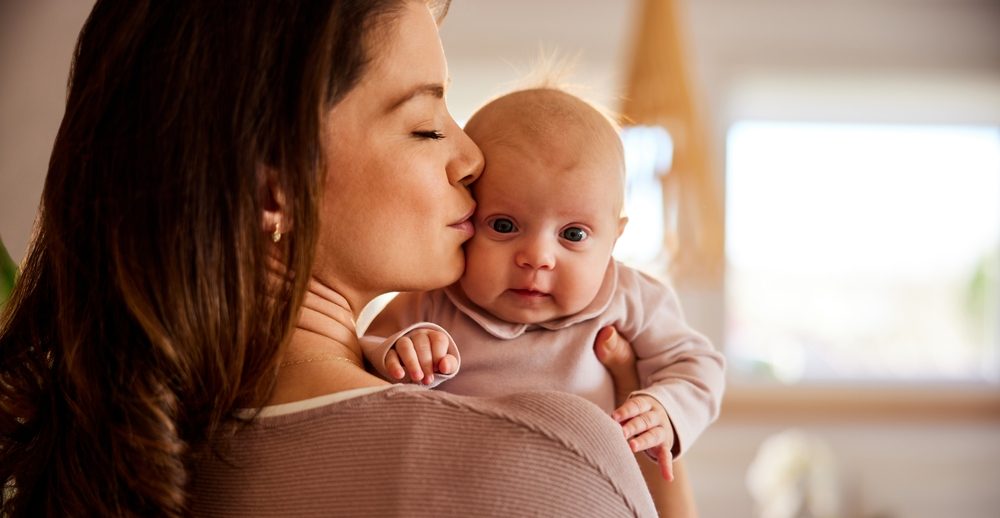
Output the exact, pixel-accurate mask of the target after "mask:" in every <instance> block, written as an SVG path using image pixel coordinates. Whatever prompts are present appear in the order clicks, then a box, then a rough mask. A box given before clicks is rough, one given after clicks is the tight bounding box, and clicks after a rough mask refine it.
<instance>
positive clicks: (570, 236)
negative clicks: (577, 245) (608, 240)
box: [560, 227, 587, 242]
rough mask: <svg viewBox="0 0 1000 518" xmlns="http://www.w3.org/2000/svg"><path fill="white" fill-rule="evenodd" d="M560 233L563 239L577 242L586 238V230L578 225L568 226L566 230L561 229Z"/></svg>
mask: <svg viewBox="0 0 1000 518" xmlns="http://www.w3.org/2000/svg"><path fill="white" fill-rule="evenodd" d="M560 235H561V236H562V238H563V239H566V240H568V241H573V242H579V241H583V240H584V239H587V231H586V230H584V229H582V228H580V227H569V228H567V229H566V230H563V231H562V233H561V234H560Z"/></svg>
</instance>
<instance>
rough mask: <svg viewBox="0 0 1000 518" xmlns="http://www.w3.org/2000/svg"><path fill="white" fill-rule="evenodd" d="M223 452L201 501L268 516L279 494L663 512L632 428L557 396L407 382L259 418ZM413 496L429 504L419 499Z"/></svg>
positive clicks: (456, 511) (480, 508)
mask: <svg viewBox="0 0 1000 518" xmlns="http://www.w3.org/2000/svg"><path fill="white" fill-rule="evenodd" d="M221 450H222V451H223V452H224V457H226V458H225V460H224V461H221V460H209V461H208V462H206V463H205V464H204V465H202V466H201V467H200V469H199V470H198V471H199V473H200V475H201V476H200V480H198V481H197V482H196V486H198V488H197V489H198V490H197V491H196V492H197V493H199V498H197V500H198V501H199V503H200V504H202V505H204V504H210V505H216V503H218V502H229V503H230V504H231V505H235V506H236V507H240V506H243V505H246V506H248V507H247V508H248V509H249V508H250V503H252V505H253V506H257V507H255V508H254V509H255V511H256V512H258V514H259V513H260V511H261V509H262V508H261V507H260V506H262V505H264V506H266V505H269V504H268V503H267V502H268V499H267V498H265V495H271V494H272V493H275V492H276V491H278V489H276V488H285V489H286V490H290V489H288V488H294V492H295V493H296V494H300V493H302V492H303V491H305V492H308V493H310V494H313V489H315V491H316V492H315V494H316V495H318V496H315V498H318V499H319V500H322V501H323V502H324V505H328V506H329V505H332V506H333V507H328V508H327V510H328V511H329V509H340V507H337V506H342V507H343V508H344V509H353V510H358V509H366V512H367V511H370V512H371V513H372V514H373V515H386V514H385V513H386V512H388V511H385V510H383V509H382V508H381V507H379V506H383V505H390V504H391V506H392V509H393V511H392V512H388V515H410V516H420V515H423V516H426V515H439V516H446V515H447V516H460V515H469V514H477V513H479V514H481V513H482V512H484V511H490V512H493V511H497V512H499V511H501V510H502V511H504V512H503V513H500V514H506V515H522V514H539V513H540V514H550V515H555V516H570V515H576V516H581V515H588V514H591V512H592V511H594V510H595V509H597V510H598V511H599V514H601V515H605V516H636V515H639V516H645V515H647V514H651V511H650V510H651V509H652V503H651V501H650V500H649V497H648V494H646V493H645V489H644V487H645V486H644V485H643V482H642V478H641V475H640V474H639V471H638V467H637V466H636V465H635V460H634V457H633V456H632V454H631V452H629V451H628V448H627V446H626V445H625V441H624V440H623V439H622V435H621V430H620V428H619V427H618V426H617V425H616V424H615V423H614V422H613V421H612V420H611V418H610V417H608V416H607V415H605V414H604V413H603V412H602V411H601V410H600V409H599V408H598V407H597V406H596V405H594V404H592V403H590V402H589V401H586V400H584V399H582V398H579V397H577V396H573V395H569V394H563V393H556V392H532V393H524V394H515V395H510V396H504V397H497V398H478V397H468V396H459V395H454V394H448V393H445V392H440V391H432V390H426V389H423V388H420V387H414V386H396V387H392V388H390V389H387V390H383V391H379V392H376V393H371V394H366V395H363V396H359V397H354V398H351V399H348V400H344V401H339V402H336V403H333V404H330V405H325V406H320V407H316V408H312V409H309V410H305V411H301V412H294V413H290V414H285V415H280V416H274V417H265V418H259V419H257V420H255V421H254V422H253V423H252V424H250V425H249V426H247V427H244V428H243V429H242V430H241V431H239V432H238V433H237V434H236V435H235V436H234V437H233V438H232V440H231V441H230V444H229V447H225V448H221ZM240 466H242V469H240ZM570 481H572V483H570ZM314 486H315V487H314ZM387 488H393V490H392V491H388V492H387ZM637 488H638V489H637ZM413 492H416V493H419V494H420V495H421V496H420V497H419V498H416V497H413V498H412V501H410V497H405V495H410V494H416V493H413ZM275 494H277V493H275ZM387 495H399V498H398V499H397V498H395V497H390V496H387ZM286 496H287V495H286ZM268 498H270V497H268ZM285 501H286V502H287V499H286V500H285ZM220 505H221V504H220ZM410 506H413V507H410ZM428 506H429V507H428ZM496 506H500V507H496ZM404 508H405V511H406V512H401V511H400V510H403V509H404ZM428 509H433V510H435V512H431V513H428ZM230 510H232V509H231V508H230ZM443 510H447V512H444V511H443ZM282 511H284V512H287V511H288V508H284V509H281V508H276V509H275V512H276V515H280V514H281V512H282ZM384 511H385V512H384ZM397 511H400V512H399V513H397ZM442 512H443V513H444V514H441V513H442ZM394 513H396V514H394ZM209 514H211V513H209ZM264 514H267V513H264Z"/></svg>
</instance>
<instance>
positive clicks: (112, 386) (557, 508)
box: [0, 0, 654, 516]
mask: <svg viewBox="0 0 1000 518" xmlns="http://www.w3.org/2000/svg"><path fill="white" fill-rule="evenodd" d="M223 4H224V3H222V2H205V1H197V2H196V1H191V2H180V3H169V5H168V3H166V2H156V1H152V0H146V1H135V2H114V1H110V0H108V1H105V0H99V1H98V2H97V4H96V5H95V7H94V10H93V12H92V14H91V16H90V18H89V19H88V21H87V23H86V26H85V27H84V29H83V31H82V33H81V36H80V40H79V43H78V46H77V52H76V57H75V60H74V65H73V71H72V78H71V82H70V88H69V96H68V100H67V106H66V113H65V117H64V119H63V123H62V126H61V128H60V132H59V135H58V137H57V139H56V142H55V146H54V149H53V153H52V158H51V162H50V166H49V172H48V177H47V179H46V185H45V190H44V193H43V197H42V207H41V210H40V216H39V221H38V227H37V231H36V235H35V238H34V240H33V243H32V246H31V249H30V251H29V254H28V257H27V259H26V261H25V263H24V264H23V265H22V268H23V271H22V275H21V277H20V278H19V282H18V285H17V287H16V289H15V292H14V294H13V297H12V299H11V300H10V302H9V304H8V311H7V313H6V314H5V315H4V316H3V320H2V323H0V391H2V392H0V478H2V480H3V482H4V491H3V493H2V506H0V514H3V515H5V516H46V515H47V516H76V515H87V516H90V515H94V516H183V515H188V514H194V515H205V516H213V515H215V516H222V515H227V516H236V515H241V516H245V515H254V516H279V515H280V516H306V515H311V514H313V515H343V514H352V515H361V516H364V515H378V516H391V515H399V516H420V515H433V516H449V515H453V516H458V515H466V516H467V515H471V514H478V515H483V514H487V515H488V514H502V515H524V514H541V515H573V516H580V515H601V516H636V515H640V516H646V515H653V513H654V511H653V509H652V502H651V501H650V500H649V496H648V494H646V492H645V489H644V486H643V483H642V478H641V476H640V474H639V471H638V468H637V467H636V465H635V461H634V460H633V458H632V456H631V455H630V453H629V451H628V448H627V447H626V445H625V442H624V440H622V437H621V429H620V428H619V427H618V426H617V425H615V423H614V422H613V421H611V419H610V418H609V417H608V416H606V415H604V414H603V413H602V412H601V411H600V410H599V409H597V407H595V406H593V405H591V404H590V403H588V402H585V401H583V400H581V399H578V398H576V397H574V396H568V395H563V394H558V393H534V394H523V395H518V396H513V397H509V398H503V399H475V398H463V397H459V396H452V395H449V394H445V393H439V392H430V391H425V390H421V389H419V388H413V387H408V386H395V387H394V386H389V385H386V384H385V383H384V382H382V381H380V380H379V379H377V378H375V377H373V376H370V375H369V374H367V373H366V372H365V371H364V370H363V369H362V368H361V367H360V363H359V358H360V354H359V349H358V346H357V340H356V336H355V332H354V319H355V317H356V315H357V314H358V313H359V312H360V310H361V309H362V307H363V306H364V305H365V304H366V303H367V302H368V301H369V300H370V299H371V298H372V297H373V296H375V295H377V294H379V293H382V292H385V291H395V290H415V289H430V288H436V287H441V286H444V285H446V284H448V283H450V282H453V281H454V280H455V279H457V278H458V276H459V275H460V274H461V272H462V269H463V266H464V263H463V256H462V251H461V244H462V243H463V242H464V241H465V240H467V239H468V238H469V237H470V236H471V231H470V225H469V224H468V217H469V215H470V214H471V212H472V208H473V202H472V199H471V197H470V196H469V194H468V192H467V189H466V186H467V185H468V183H470V182H471V181H473V180H474V179H475V178H476V177H477V175H478V174H479V171H480V170H481V168H482V157H481V154H480V153H479V151H478V149H477V148H476V147H475V146H474V145H473V144H472V143H471V141H469V140H468V138H467V137H466V136H465V135H464V134H463V133H462V131H461V130H460V128H459V127H458V126H457V125H456V124H455V122H454V121H453V120H452V118H451V116H450V115H449V114H448V112H447V109H446V106H445V103H444V90H445V88H446V85H447V70H446V67H445V61H444V56H443V53H442V51H441V46H440V41H439V39H438V36H437V28H436V24H435V21H436V20H435V17H436V18H437V19H440V17H441V15H442V14H443V12H444V10H445V9H446V5H439V4H438V3H434V2H432V3H431V4H430V5H428V4H427V3H426V2H424V1H421V0H354V1H347V0H343V1H336V2H333V1H331V2H311V1H298V0H296V1H278V0H275V1H269V2H248V3H240V4H239V5H238V6H236V5H223Z"/></svg>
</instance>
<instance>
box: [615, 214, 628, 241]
mask: <svg viewBox="0 0 1000 518" xmlns="http://www.w3.org/2000/svg"><path fill="white" fill-rule="evenodd" d="M627 224H628V216H622V217H620V218H618V237H622V232H625V225H627ZM616 239H617V238H616Z"/></svg>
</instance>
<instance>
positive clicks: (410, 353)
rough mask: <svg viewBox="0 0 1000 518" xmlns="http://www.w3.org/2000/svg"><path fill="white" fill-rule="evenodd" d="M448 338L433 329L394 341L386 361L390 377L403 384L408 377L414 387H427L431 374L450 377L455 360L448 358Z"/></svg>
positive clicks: (417, 331)
mask: <svg viewBox="0 0 1000 518" xmlns="http://www.w3.org/2000/svg"><path fill="white" fill-rule="evenodd" d="M448 344H449V340H448V335H446V334H444V333H442V332H440V331H435V330H433V329H418V330H416V331H413V332H412V333H408V334H407V335H406V336H404V337H402V338H400V339H399V340H396V343H395V344H393V346H392V349H389V352H388V353H387V354H386V357H385V367H386V369H387V370H388V372H389V375H390V376H392V377H393V378H395V379H397V380H402V379H403V378H405V377H406V374H407V373H409V374H410V380H411V381H413V382H414V383H423V384H424V385H430V384H431V383H433V382H434V373H435V372H440V373H441V374H451V373H453V372H454V371H455V368H456V367H457V366H458V358H456V357H455V356H454V355H451V354H448Z"/></svg>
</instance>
